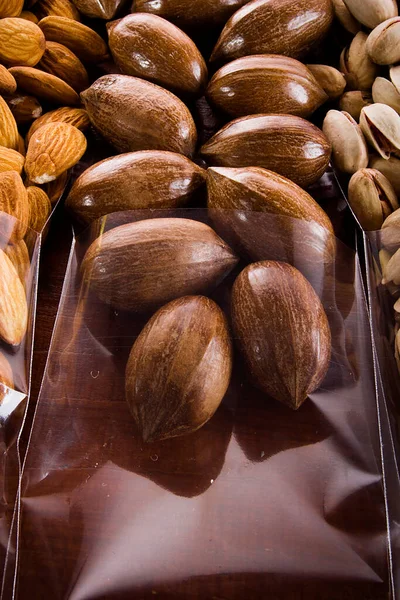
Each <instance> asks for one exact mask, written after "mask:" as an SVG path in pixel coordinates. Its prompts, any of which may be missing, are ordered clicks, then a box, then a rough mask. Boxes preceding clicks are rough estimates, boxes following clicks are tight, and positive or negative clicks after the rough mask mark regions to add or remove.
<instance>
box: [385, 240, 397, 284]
mask: <svg viewBox="0 0 400 600" xmlns="http://www.w3.org/2000/svg"><path fill="white" fill-rule="evenodd" d="M382 283H383V285H387V284H388V283H394V284H395V285H400V248H399V249H398V250H397V252H395V253H394V254H393V256H392V258H391V259H390V260H389V262H388V264H387V265H386V269H385V272H384V277H383V279H382Z"/></svg>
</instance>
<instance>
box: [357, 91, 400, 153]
mask: <svg viewBox="0 0 400 600" xmlns="http://www.w3.org/2000/svg"><path fill="white" fill-rule="evenodd" d="M360 127H361V129H362V131H363V133H364V135H365V137H366V139H367V140H368V142H369V143H370V145H371V146H372V148H374V149H375V150H376V151H377V152H378V153H379V154H380V155H381V156H382V158H386V159H387V158H389V157H390V155H391V154H392V153H396V152H399V150H400V115H398V114H397V112H396V111H395V110H394V109H393V108H391V107H390V106H387V105H386V104H381V103H379V104H371V105H370V106H366V107H364V108H363V109H362V111H361V115H360Z"/></svg>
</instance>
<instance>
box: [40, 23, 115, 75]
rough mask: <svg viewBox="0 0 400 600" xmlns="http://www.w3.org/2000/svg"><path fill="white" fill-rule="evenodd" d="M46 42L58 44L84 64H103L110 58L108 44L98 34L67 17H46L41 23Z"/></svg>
mask: <svg viewBox="0 0 400 600" xmlns="http://www.w3.org/2000/svg"><path fill="white" fill-rule="evenodd" d="M39 27H40V28H41V30H42V31H43V33H44V35H45V38H46V41H49V42H58V43H59V44H62V45H63V46H66V47H67V48H69V49H70V50H71V52H73V53H74V54H76V56H77V57H78V58H79V59H80V60H81V61H82V62H83V63H84V64H96V63H101V62H102V61H104V60H107V58H109V54H108V50H107V44H106V43H105V41H104V40H103V38H102V37H100V36H99V34H98V33H96V32H95V31H93V29H90V27H87V26H86V25H83V23H79V22H78V21H75V20H74V19H69V18H67V17H45V18H44V19H42V20H41V21H39Z"/></svg>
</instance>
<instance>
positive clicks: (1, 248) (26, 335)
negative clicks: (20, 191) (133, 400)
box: [0, 212, 41, 586]
mask: <svg viewBox="0 0 400 600" xmlns="http://www.w3.org/2000/svg"><path fill="white" fill-rule="evenodd" d="M19 228H20V226H19V221H17V219H15V218H14V217H12V216H10V215H8V214H6V213H4V212H0V258H1V261H0V265H1V267H0V289H1V293H0V436H1V441H0V464H1V474H0V495H1V503H0V573H2V575H3V574H5V573H6V571H7V568H6V567H7V564H14V562H15V548H16V539H15V536H11V535H10V533H11V530H12V523H13V517H14V506H15V500H16V496H17V490H18V482H19V477H20V470H21V469H20V467H21V460H20V454H19V448H18V443H19V436H20V433H21V430H22V426H23V422H24V418H25V413H26V409H27V403H28V398H29V392H30V379H31V366H32V346H33V335H34V325H35V309H36V297H37V280H38V264H39V254H40V241H41V238H40V235H39V234H37V233H36V232H34V231H31V230H28V231H27V233H26V234H25V237H24V239H23V240H20V239H19V238H17V237H16V235H15V232H16V231H18V229H19ZM2 586H4V579H3V577H2Z"/></svg>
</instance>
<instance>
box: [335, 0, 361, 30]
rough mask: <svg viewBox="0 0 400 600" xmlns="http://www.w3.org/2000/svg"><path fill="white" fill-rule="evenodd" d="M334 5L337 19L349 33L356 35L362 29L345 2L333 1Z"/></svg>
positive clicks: (340, 0)
mask: <svg viewBox="0 0 400 600" xmlns="http://www.w3.org/2000/svg"><path fill="white" fill-rule="evenodd" d="M332 3H333V10H334V11H335V17H336V18H337V19H338V20H339V21H340V23H341V24H342V25H343V27H344V28H345V29H346V30H347V31H348V32H349V33H352V34H353V35H356V33H358V32H359V31H360V29H361V24H360V23H359V22H358V21H357V19H355V18H354V17H353V15H352V14H351V12H350V11H349V9H348V8H347V6H346V4H345V3H344V0H332Z"/></svg>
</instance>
